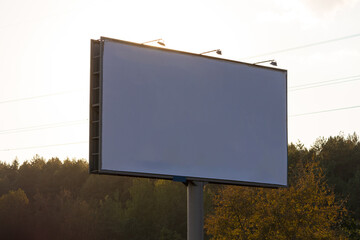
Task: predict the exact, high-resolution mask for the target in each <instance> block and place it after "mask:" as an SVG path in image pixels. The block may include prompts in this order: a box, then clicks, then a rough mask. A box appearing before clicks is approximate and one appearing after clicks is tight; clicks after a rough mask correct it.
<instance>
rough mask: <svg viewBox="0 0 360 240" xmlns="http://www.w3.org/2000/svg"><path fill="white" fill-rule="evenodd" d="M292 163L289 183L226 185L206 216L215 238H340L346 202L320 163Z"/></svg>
mask: <svg viewBox="0 0 360 240" xmlns="http://www.w3.org/2000/svg"><path fill="white" fill-rule="evenodd" d="M290 150H291V147H290ZM292 150H293V149H292ZM299 150H301V148H299ZM305 152H306V151H305ZM290 153H291V151H290ZM303 153H304V152H302V151H299V153H298V155H299V156H303V155H304V154H303ZM305 155H306V154H305ZM291 169H292V170H291V171H292V172H293V176H292V178H291V182H292V184H291V185H290V186H289V187H288V188H283V189H262V188H258V189H256V188H247V187H234V186H230V187H226V188H224V189H223V190H221V191H220V192H219V194H218V195H217V196H216V198H215V200H214V204H215V206H216V207H215V212H214V214H211V215H209V216H208V218H207V219H206V229H207V232H208V234H210V235H212V236H213V238H214V239H339V238H341V237H342V235H341V232H340V231H341V230H340V228H339V226H338V225H337V222H338V220H339V219H341V217H342V214H343V213H345V208H344V207H343V206H342V205H341V204H339V203H337V202H336V201H335V195H334V194H333V193H332V192H331V191H330V190H329V189H328V187H327V185H326V184H325V178H324V174H323V171H322V169H321V168H320V167H319V163H318V162H316V161H307V162H305V163H304V162H303V161H298V162H296V163H295V162H294V164H293V165H291ZM295 172H296V173H295Z"/></svg>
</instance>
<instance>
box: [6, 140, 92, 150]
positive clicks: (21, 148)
mask: <svg viewBox="0 0 360 240" xmlns="http://www.w3.org/2000/svg"><path fill="white" fill-rule="evenodd" d="M84 143H89V141H79V142H70V143H59V144H49V145H41V146H30V147H20V148H7V149H0V152H7V151H14V150H25V149H33V148H49V147H58V146H67V145H75V144H84Z"/></svg>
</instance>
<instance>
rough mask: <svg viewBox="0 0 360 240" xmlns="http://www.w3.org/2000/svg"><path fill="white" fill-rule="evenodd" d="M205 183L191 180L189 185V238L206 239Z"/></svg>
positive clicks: (190, 239)
mask: <svg viewBox="0 0 360 240" xmlns="http://www.w3.org/2000/svg"><path fill="white" fill-rule="evenodd" d="M203 188H204V183H203V182H197V181H189V182H188V185H187V240H203V239H204V231H203V229H204V201H203V199H204V192H203Z"/></svg>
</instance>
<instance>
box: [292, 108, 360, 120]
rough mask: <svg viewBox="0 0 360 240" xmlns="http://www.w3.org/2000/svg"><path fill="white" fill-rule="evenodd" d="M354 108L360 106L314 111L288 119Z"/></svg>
mask: <svg viewBox="0 0 360 240" xmlns="http://www.w3.org/2000/svg"><path fill="white" fill-rule="evenodd" d="M354 108H360V105H356V106H349V107H343V108H333V109H327V110H322V111H316V112H308V113H300V114H294V115H290V116H289V117H300V116H306V115H313V114H319V113H326V112H335V111H341V110H347V109H354Z"/></svg>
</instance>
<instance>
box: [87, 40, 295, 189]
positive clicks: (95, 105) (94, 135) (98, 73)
mask: <svg viewBox="0 0 360 240" xmlns="http://www.w3.org/2000/svg"><path fill="white" fill-rule="evenodd" d="M105 40H107V41H114V42H119V43H122V44H127V45H133V46H138V47H143V48H152V49H157V50H159V51H167V52H175V53H180V54H185V55H192V56H196V57H202V58H209V59H213V60H216V61H226V62H234V63H240V64H245V65H249V66H252V67H257V68H266V69H272V70H274V71H281V72H285V74H286V78H287V71H286V70H284V69H279V68H272V67H266V66H259V65H254V64H251V63H244V62H239V61H234V60H228V59H223V58H217V57H211V56H204V55H200V54H195V53H189V52H183V51H178V50H171V49H166V48H160V47H154V46H148V45H143V44H138V43H133V42H128V41H123V40H117V39H112V38H106V37H101V38H100V40H91V53H90V118H89V128H90V129H89V130H90V133H89V171H90V173H94V174H106V175H120V176H130V177H142V178H155V179H166V180H174V181H180V182H184V183H187V182H205V183H216V184H228V185H241V186H252V187H266V188H280V187H287V185H279V184H269V183H261V182H245V181H234V180H225V179H210V178H198V177H193V176H173V175H166V174H152V173H143V172H127V171H111V170H105V169H102V162H101V160H102V159H101V149H102V146H101V137H102V85H103V79H102V76H103V72H102V67H103V66H102V62H103V61H102V60H103V49H104V41H105ZM286 84H287V81H286ZM286 89H287V86H286ZM286 117H287V92H286ZM287 121H288V120H287V119H286V124H287ZM286 127H287V126H286ZM286 137H287V136H286ZM286 141H287V139H286ZM287 165H288V164H287ZM287 182H288V181H287Z"/></svg>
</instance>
